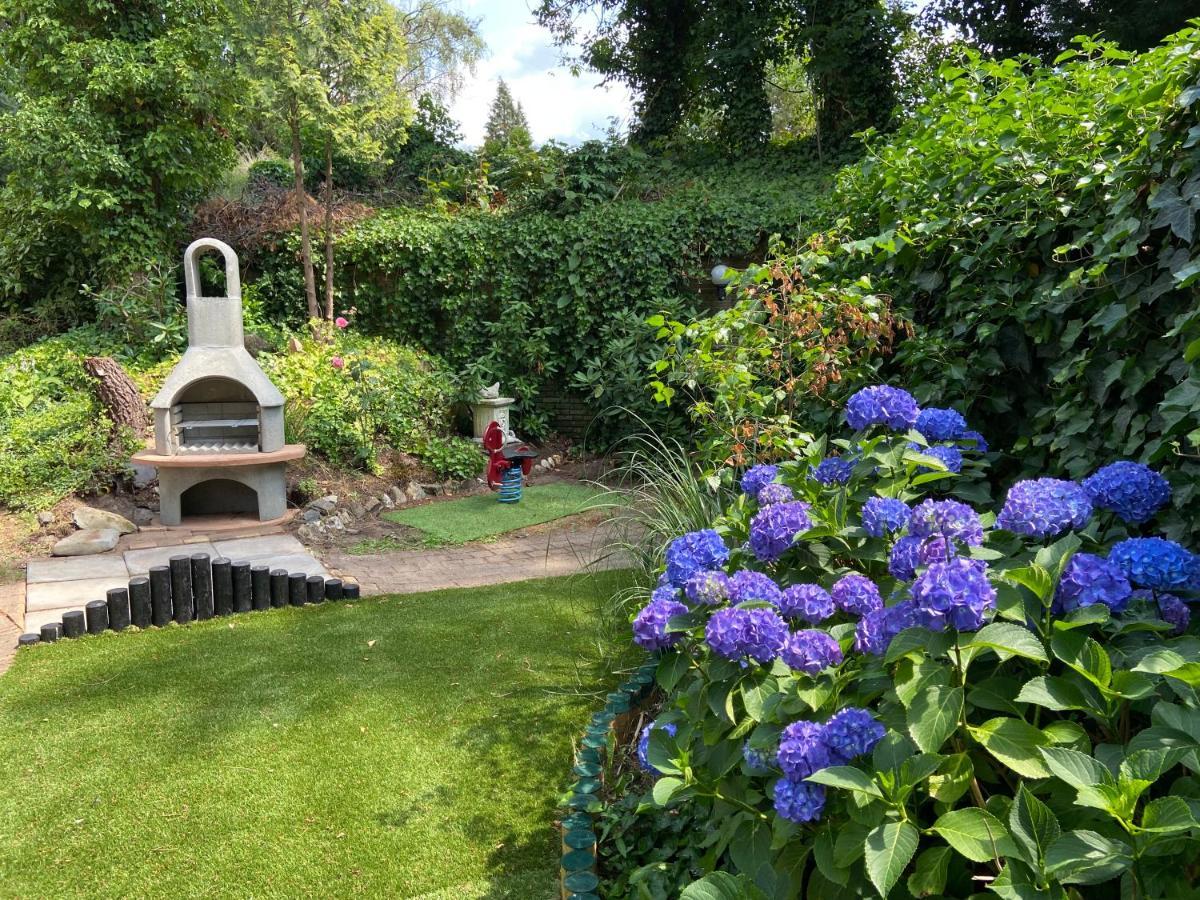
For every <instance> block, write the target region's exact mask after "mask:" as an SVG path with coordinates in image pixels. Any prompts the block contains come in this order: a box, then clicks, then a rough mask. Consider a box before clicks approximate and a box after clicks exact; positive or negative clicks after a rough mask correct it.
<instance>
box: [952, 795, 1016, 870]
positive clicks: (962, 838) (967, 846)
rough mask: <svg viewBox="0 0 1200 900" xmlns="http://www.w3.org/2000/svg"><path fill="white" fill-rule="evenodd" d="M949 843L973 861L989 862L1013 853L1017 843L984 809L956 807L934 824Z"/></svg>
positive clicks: (1000, 823)
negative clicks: (1014, 842)
mask: <svg viewBox="0 0 1200 900" xmlns="http://www.w3.org/2000/svg"><path fill="white" fill-rule="evenodd" d="M933 830H934V831H936V832H937V833H938V834H939V835H941V836H942V839H943V840H945V842H946V843H947V844H949V845H950V846H951V847H953V848H954V849H955V850H957V851H958V852H959V853H960V854H962V855H963V856H965V857H966V858H967V859H969V860H971V861H972V862H989V861H991V860H993V859H1000V858H1003V857H1005V856H1010V855H1012V854H1014V853H1015V852H1016V849H1017V848H1016V846H1015V845H1014V844H1013V842H1012V838H1011V837H1010V836H1009V834H1008V829H1007V828H1005V827H1004V824H1003V823H1002V822H1001V821H1000V820H999V819H997V818H996V817H995V816H993V815H992V814H991V813H990V812H988V811H987V810H985V809H980V808H979V807H977V806H969V807H966V808H964V809H953V810H951V811H950V812H948V813H945V814H944V815H942V816H941V817H940V818H939V819H938V820H937V821H936V822H934V823H933Z"/></svg>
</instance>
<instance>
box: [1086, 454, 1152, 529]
mask: <svg viewBox="0 0 1200 900" xmlns="http://www.w3.org/2000/svg"><path fill="white" fill-rule="evenodd" d="M1083 489H1084V491H1086V492H1087V495H1088V497H1089V498H1090V499H1091V501H1092V504H1093V505H1094V506H1098V507H1100V509H1107V510H1111V511H1112V512H1114V513H1116V514H1117V516H1118V517H1119V518H1121V519H1122V520H1124V521H1126V522H1129V523H1130V524H1131V525H1140V524H1142V523H1143V522H1147V521H1149V520H1150V519H1151V518H1153V516H1154V514H1155V513H1156V512H1158V511H1159V509H1161V508H1162V507H1164V506H1166V505H1167V503H1169V502H1170V500H1171V485H1169V484H1168V483H1167V479H1165V478H1163V477H1162V476H1161V475H1159V474H1158V473H1157V472H1155V471H1154V470H1153V469H1151V468H1150V467H1149V466H1143V465H1142V464H1141V463H1135V462H1129V461H1128V460H1122V461H1121V462H1115V463H1112V464H1111V465H1107V466H1105V467H1104V468H1102V469H1100V470H1098V471H1097V472H1096V473H1095V474H1093V475H1091V476H1089V477H1087V478H1085V479H1084V480H1083Z"/></svg>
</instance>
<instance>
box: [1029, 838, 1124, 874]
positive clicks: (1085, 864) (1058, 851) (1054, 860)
mask: <svg viewBox="0 0 1200 900" xmlns="http://www.w3.org/2000/svg"><path fill="white" fill-rule="evenodd" d="M1132 863H1133V857H1132V855H1131V853H1130V849H1129V845H1128V844H1126V843H1124V842H1123V841H1117V840H1113V839H1112V838H1106V837H1104V836H1103V835H1101V834H1097V833H1096V832H1095V831H1087V830H1076V831H1068V832H1067V833H1066V834H1064V835H1063V836H1062V837H1060V838H1059V839H1058V840H1057V841H1055V842H1054V843H1053V844H1052V845H1051V847H1050V850H1049V851H1048V852H1047V854H1046V871H1047V872H1048V873H1049V874H1051V875H1053V876H1054V877H1055V878H1057V879H1058V880H1059V881H1061V882H1062V883H1063V884H1100V883H1101V882H1104V881H1108V880H1109V879H1111V878H1115V877H1117V876H1118V875H1120V874H1121V873H1122V872H1124V871H1125V870H1126V869H1128V868H1129V866H1130V865H1132Z"/></svg>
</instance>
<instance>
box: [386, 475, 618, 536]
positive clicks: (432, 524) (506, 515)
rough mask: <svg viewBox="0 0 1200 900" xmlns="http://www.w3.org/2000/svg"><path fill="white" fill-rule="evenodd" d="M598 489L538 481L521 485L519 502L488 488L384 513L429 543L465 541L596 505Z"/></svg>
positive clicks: (525, 526)
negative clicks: (505, 499) (485, 491)
mask: <svg viewBox="0 0 1200 900" xmlns="http://www.w3.org/2000/svg"><path fill="white" fill-rule="evenodd" d="M599 493H600V492H599V491H598V490H597V489H596V488H592V487H588V486H586V485H581V484H570V483H554V484H537V485H533V486H532V487H527V488H525V494H524V497H523V498H522V500H521V502H520V503H500V502H499V501H498V500H497V499H496V495H495V494H491V493H488V494H475V495H473V496H471V497H463V498H461V499H459V500H446V501H444V502H441V503H430V504H427V505H425V506H415V507H413V508H412V509H397V510H392V511H390V512H386V513H384V514H383V517H384V518H385V519H387V520H388V521H391V522H395V523H397V524H399V525H407V526H409V527H410V528H416V529H418V530H419V531H422V532H424V534H425V535H426V536H427V538H428V539H429V540H430V541H431V542H433V543H441V544H467V543H470V542H471V541H481V540H484V539H486V538H490V537H495V536H496V535H500V534H504V533H505V532H506V531H516V530H517V529H519V528H528V527H529V526H531V525H541V524H542V523H543V522H551V521H553V520H555V519H561V518H563V517H565V516H570V515H574V514H575V513H580V512H583V511H585V510H587V509H588V508H589V507H594V506H595V504H596V503H597V498H598V495H599Z"/></svg>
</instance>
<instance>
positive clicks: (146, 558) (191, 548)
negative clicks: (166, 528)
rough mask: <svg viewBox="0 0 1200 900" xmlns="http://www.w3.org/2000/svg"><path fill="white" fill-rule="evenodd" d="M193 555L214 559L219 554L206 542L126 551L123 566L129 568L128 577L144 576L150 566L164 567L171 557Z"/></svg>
mask: <svg viewBox="0 0 1200 900" xmlns="http://www.w3.org/2000/svg"><path fill="white" fill-rule="evenodd" d="M193 553H207V554H208V555H209V556H210V557H211V558H213V559H216V558H217V557H218V556H220V555H221V554H220V553H218V552H217V548H216V547H214V546H213V545H212V544H211V543H210V542H208V541H200V542H199V543H196V544H173V545H171V546H169V547H151V548H149V549H148V550H126V551H125V565H127V566H128V567H129V574H130V575H145V574H146V573H148V572H149V571H150V567H151V566H165V565H167V563H168V562H170V560H171V557H172V556H191V555H192V554H193Z"/></svg>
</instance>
